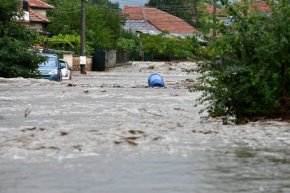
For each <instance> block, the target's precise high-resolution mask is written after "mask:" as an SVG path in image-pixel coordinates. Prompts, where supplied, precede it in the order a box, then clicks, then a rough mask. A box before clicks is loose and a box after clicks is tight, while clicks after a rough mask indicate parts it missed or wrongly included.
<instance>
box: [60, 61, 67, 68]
mask: <svg viewBox="0 0 290 193" xmlns="http://www.w3.org/2000/svg"><path fill="white" fill-rule="evenodd" d="M59 62H60V66H61V67H63V68H66V65H65V62H64V61H61V60H60V61H59Z"/></svg>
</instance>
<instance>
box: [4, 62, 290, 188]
mask: <svg viewBox="0 0 290 193" xmlns="http://www.w3.org/2000/svg"><path fill="white" fill-rule="evenodd" d="M193 68H194V64H193V63H186V62H184V63H177V64H175V63H165V62H157V63H146V62H134V63H132V65H130V66H122V67H117V68H114V69H110V70H109V71H107V72H89V73H88V75H87V76H83V75H80V74H79V73H78V72H75V73H74V76H73V80H72V81H63V82H61V83H58V82H51V81H47V80H35V79H22V78H16V79H2V78H0V174H1V175H0V193H24V192H25V193H39V192H41V193H95V192H100V193H115V192H116V193H117V192H118V193H119V192H126V193H136V192H139V193H147V192H148V193H149V192H150V193H152V192H153V193H155V192H156V193H177V192H178V193H181V192H182V193H193V192H194V193H207V192H216V193H224V192H247V193H248V192H251V193H256V192H265V193H266V192H267V193H268V192H272V193H278V192H279V193H280V192H281V193H284V192H285V193H287V192H290V147H289V146H290V124H289V123H285V122H279V121H275V120H267V121H264V122H256V123H249V124H247V125H232V124H230V125H223V124H222V122H221V121H220V120H212V121H207V122H203V121H202V120H201V119H200V116H201V115H200V114H198V111H199V108H201V107H199V108H197V107H195V104H196V101H195V100H196V99H197V97H198V96H199V94H200V93H191V92H189V91H188V89H187V86H188V85H190V84H192V83H194V81H195V79H196V77H197V74H195V73H186V72H185V71H186V70H187V71H188V70H190V69H193ZM154 72H157V73H160V74H161V75H162V76H163V78H164V81H165V84H166V87H165V88H148V87H147V79H148V77H149V75H150V74H152V73H154Z"/></svg>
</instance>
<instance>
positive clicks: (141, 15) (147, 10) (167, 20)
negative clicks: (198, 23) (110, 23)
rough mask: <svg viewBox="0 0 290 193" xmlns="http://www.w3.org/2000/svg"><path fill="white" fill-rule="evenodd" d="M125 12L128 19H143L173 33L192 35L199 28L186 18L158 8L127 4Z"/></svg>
mask: <svg viewBox="0 0 290 193" xmlns="http://www.w3.org/2000/svg"><path fill="white" fill-rule="evenodd" d="M123 13H124V14H125V16H126V19H127V20H130V21H131V23H132V21H136V20H143V21H147V22H148V23H149V24H151V25H152V26H154V27H155V28H156V29H158V30H160V31H168V32H170V33H172V34H184V35H190V34H192V33H194V32H197V30H196V29H195V28H194V27H192V26H191V25H189V24H188V23H187V22H185V21H184V20H182V19H180V18H178V17H176V16H173V15H171V14H169V13H166V12H164V11H161V10H159V9H157V8H152V7H143V6H125V7H124V9H123Z"/></svg>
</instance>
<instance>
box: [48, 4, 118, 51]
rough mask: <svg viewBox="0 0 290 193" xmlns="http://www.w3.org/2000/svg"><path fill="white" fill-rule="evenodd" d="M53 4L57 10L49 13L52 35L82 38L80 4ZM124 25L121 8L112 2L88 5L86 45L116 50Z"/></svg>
mask: <svg viewBox="0 0 290 193" xmlns="http://www.w3.org/2000/svg"><path fill="white" fill-rule="evenodd" d="M52 3H54V5H55V6H56V8H55V9H54V10H52V11H51V12H50V13H49V18H50V19H51V24H50V25H49V31H50V32H51V33H52V34H53V35H58V34H63V35H80V11H81V5H80V1H79V0H54V1H52ZM122 23H123V18H122V16H121V14H120V12H119V9H118V4H113V3H110V1H108V0H90V1H87V9H86V41H87V44H88V46H89V47H92V48H94V49H99V50H109V49H114V48H116V46H117V43H116V42H117V40H118V38H119V37H120V34H121V29H122Z"/></svg>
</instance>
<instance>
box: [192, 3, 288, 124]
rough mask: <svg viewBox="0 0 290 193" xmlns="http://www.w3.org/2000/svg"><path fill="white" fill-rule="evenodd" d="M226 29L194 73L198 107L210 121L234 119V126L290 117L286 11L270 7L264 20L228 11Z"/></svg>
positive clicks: (284, 7)
mask: <svg viewBox="0 0 290 193" xmlns="http://www.w3.org/2000/svg"><path fill="white" fill-rule="evenodd" d="M228 14H229V15H231V16H233V18H235V19H234V22H233V24H232V25H231V26H229V27H228V28H226V29H224V28H223V30H222V31H220V32H219V34H220V37H219V38H218V39H217V40H216V41H215V43H214V44H213V45H211V46H210V47H209V48H208V49H207V53H206V55H207V57H206V61H205V62H203V63H201V64H200V65H199V67H198V72H200V73H201V74H202V76H201V77H200V79H199V81H200V86H198V87H197V88H196V90H198V91H202V92H203V95H202V96H201V97H200V98H199V102H200V103H204V104H206V105H207V106H206V108H205V109H204V110H205V111H207V112H208V113H209V116H210V117H218V116H235V118H236V120H237V121H238V122H240V121H242V120H245V119H250V120H251V119H254V118H259V117H284V118H287V117H288V118H289V116H290V111H289V110H290V98H289V94H290V70H289V62H290V56H289V54H290V5H289V4H287V3H286V2H285V1H284V2H280V4H279V5H273V6H272V11H271V13H269V14H263V13H254V12H248V11H247V9H245V5H243V6H242V8H241V7H230V8H229V10H228Z"/></svg>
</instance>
